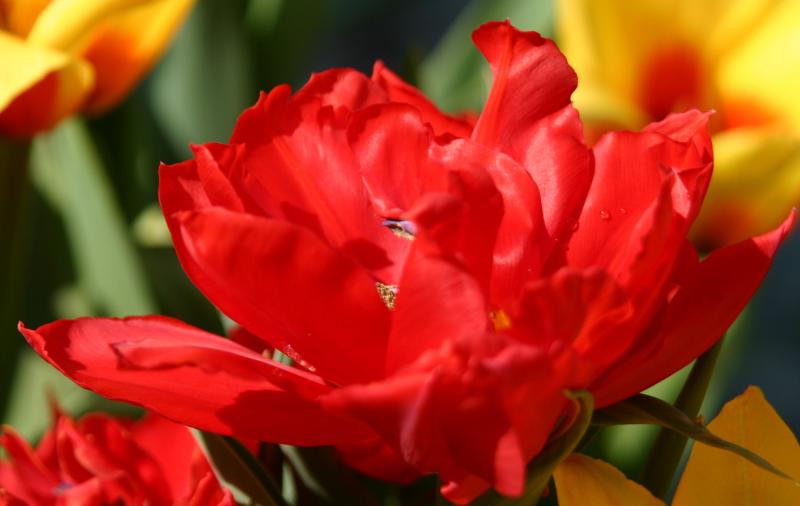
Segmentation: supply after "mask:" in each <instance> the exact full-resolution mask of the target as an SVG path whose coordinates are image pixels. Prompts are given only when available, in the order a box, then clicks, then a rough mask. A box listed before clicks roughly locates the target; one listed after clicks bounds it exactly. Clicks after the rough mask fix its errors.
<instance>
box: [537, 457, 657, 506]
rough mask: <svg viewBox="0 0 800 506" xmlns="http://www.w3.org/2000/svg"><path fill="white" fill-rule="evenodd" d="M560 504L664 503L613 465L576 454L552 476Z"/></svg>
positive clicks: (645, 505) (630, 505) (624, 505)
mask: <svg viewBox="0 0 800 506" xmlns="http://www.w3.org/2000/svg"><path fill="white" fill-rule="evenodd" d="M553 478H554V479H555V482H556V493H557V494H558V504H559V505H560V506H664V503H663V502H661V501H660V500H658V499H656V498H655V497H653V496H652V495H651V494H650V492H648V491H647V490H646V489H645V488H644V487H642V486H641V485H639V484H638V483H636V482H633V481H631V480H629V479H627V478H626V477H625V475H624V474H622V472H620V471H619V470H618V469H617V468H615V467H614V466H612V465H610V464H607V463H605V462H603V461H602V460H596V459H593V458H590V457H587V456H585V455H581V454H578V453H573V454H572V455H570V456H569V457H568V458H567V459H565V460H564V461H563V462H561V464H559V466H558V468H556V472H555V474H554V475H553Z"/></svg>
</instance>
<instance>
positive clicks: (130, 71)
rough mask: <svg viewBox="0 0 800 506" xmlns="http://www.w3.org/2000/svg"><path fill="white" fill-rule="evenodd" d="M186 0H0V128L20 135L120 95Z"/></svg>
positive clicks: (162, 42)
mask: <svg viewBox="0 0 800 506" xmlns="http://www.w3.org/2000/svg"><path fill="white" fill-rule="evenodd" d="M193 4H194V0H0V133H2V134H6V135H11V136H17V137H27V136H32V135H34V134H36V133H37V132H40V131H43V130H47V129H49V128H52V127H53V126H55V125H56V124H57V123H58V122H59V121H61V120H62V119H64V118H66V117H68V116H70V115H72V114H75V113H77V112H86V113H89V114H97V113H100V112H103V111H105V110H107V109H108V108H110V107H112V106H113V105H115V104H116V103H117V102H119V101H120V100H122V99H123V98H124V97H125V96H126V95H127V94H128V93H129V92H130V90H131V89H132V88H133V86H135V85H136V83H137V82H138V81H139V80H140V79H141V78H142V76H143V75H144V74H145V73H146V72H147V71H148V70H149V69H150V67H151V66H152V65H153V64H154V63H155V61H156V60H157V59H158V58H159V57H160V55H161V53H163V51H164V49H165V48H166V46H167V44H168V43H169V41H170V40H171V39H172V37H173V35H174V34H175V32H176V31H177V28H178V26H179V25H180V23H181V22H182V21H183V19H184V18H185V17H186V15H187V13H188V12H189V9H190V8H191V7H192V5H193Z"/></svg>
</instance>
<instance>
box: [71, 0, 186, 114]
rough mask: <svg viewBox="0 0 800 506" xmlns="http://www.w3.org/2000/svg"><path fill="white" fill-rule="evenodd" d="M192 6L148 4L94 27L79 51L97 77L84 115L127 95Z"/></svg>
mask: <svg viewBox="0 0 800 506" xmlns="http://www.w3.org/2000/svg"><path fill="white" fill-rule="evenodd" d="M193 5H194V0H160V1H151V2H148V3H147V4H146V5H142V6H141V7H137V8H135V9H129V10H126V11H123V12H120V13H119V14H116V15H114V16H111V17H109V18H108V19H107V20H105V21H104V22H103V23H102V24H101V25H100V26H98V27H97V30H96V31H95V32H94V34H93V36H92V37H91V39H90V41H89V42H88V44H87V46H86V47H85V48H84V49H83V50H82V56H83V58H84V59H86V60H87V61H88V62H89V63H91V64H92V65H93V66H94V68H95V71H96V73H97V83H96V85H95V90H94V93H93V94H92V96H91V98H90V99H89V103H88V105H87V112H89V113H90V114H92V113H99V112H102V111H104V110H106V109H108V108H110V107H112V106H113V105H114V104H116V103H117V102H119V101H120V100H122V99H123V98H124V97H125V96H126V95H127V94H128V93H129V92H130V91H131V89H132V88H133V87H134V86H135V85H136V84H137V83H138V82H139V80H140V79H141V78H142V77H143V76H144V74H145V73H147V72H148V71H149V70H150V68H151V67H152V66H153V65H154V64H155V62H156V61H158V59H159V58H160V57H161V55H162V53H163V52H164V51H165V49H166V48H167V47H168V45H169V43H170V42H171V40H172V38H173V36H174V35H175V33H176V32H177V30H178V27H179V26H180V24H181V23H182V22H183V20H184V18H185V17H186V15H187V14H188V13H189V10H190V9H191V7H192V6H193Z"/></svg>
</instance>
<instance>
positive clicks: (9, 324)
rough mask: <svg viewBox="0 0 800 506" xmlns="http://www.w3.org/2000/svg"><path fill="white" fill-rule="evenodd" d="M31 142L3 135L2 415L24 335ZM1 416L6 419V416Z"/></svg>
mask: <svg viewBox="0 0 800 506" xmlns="http://www.w3.org/2000/svg"><path fill="white" fill-rule="evenodd" d="M29 152H30V143H29V142H27V141H22V140H13V139H7V138H2V137H0V243H2V244H3V245H4V246H3V247H0V415H4V412H5V408H6V404H7V402H8V395H9V392H10V391H11V389H10V387H9V386H10V383H11V380H12V378H13V376H14V371H15V369H16V363H17V352H18V351H19V348H20V346H21V344H22V343H23V340H22V338H21V337H20V336H19V333H18V332H17V321H18V320H19V319H20V318H21V311H22V306H23V304H22V299H23V287H24V283H25V277H24V276H23V273H24V272H25V268H24V263H25V260H26V258H27V255H26V249H27V246H28V237H27V232H28V227H27V225H26V222H25V221H26V219H27V214H28V213H27V204H28V193H29V190H30V184H29V181H28V154H29ZM0 419H5V418H4V416H2V418H0Z"/></svg>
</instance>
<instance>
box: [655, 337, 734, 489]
mask: <svg viewBox="0 0 800 506" xmlns="http://www.w3.org/2000/svg"><path fill="white" fill-rule="evenodd" d="M722 341H723V339H720V340H719V341H717V343H716V344H715V345H714V346H712V347H711V348H710V349H709V350H708V351H706V352H705V353H703V354H702V355H700V357H698V358H697V360H696V361H695V363H694V366H692V371H691V372H690V373H689V377H688V378H687V379H686V383H684V385H683V388H682V389H681V392H680V394H679V395H678V399H677V400H676V401H675V407H676V408H678V409H680V410H681V411H683V412H684V413H685V414H686V415H687V416H688V417H689V418H696V417H697V415H698V414H699V413H700V408H701V406H702V405H703V400H704V399H705V397H706V392H707V391H708V386H709V384H710V383H711V376H712V375H713V373H714V367H715V365H716V363H717V358H718V357H719V353H720V350H721V349H722ZM686 441H687V439H686V436H683V435H681V434H678V433H677V432H675V431H672V430H669V429H664V428H662V429H661V430H660V431H659V433H658V437H657V438H656V441H655V443H654V444H653V448H652V449H651V450H650V456H649V457H648V459H647V464H646V465H645V469H644V473H643V475H642V484H643V485H644V486H645V487H647V489H648V490H650V492H652V493H653V495H654V496H656V497H660V498H662V499H665V498H666V496H667V493H668V492H669V489H670V485H672V479H673V477H674V476H675V471H676V470H677V468H678V465H679V464H680V461H681V456H682V455H683V450H684V449H685V448H686Z"/></svg>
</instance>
